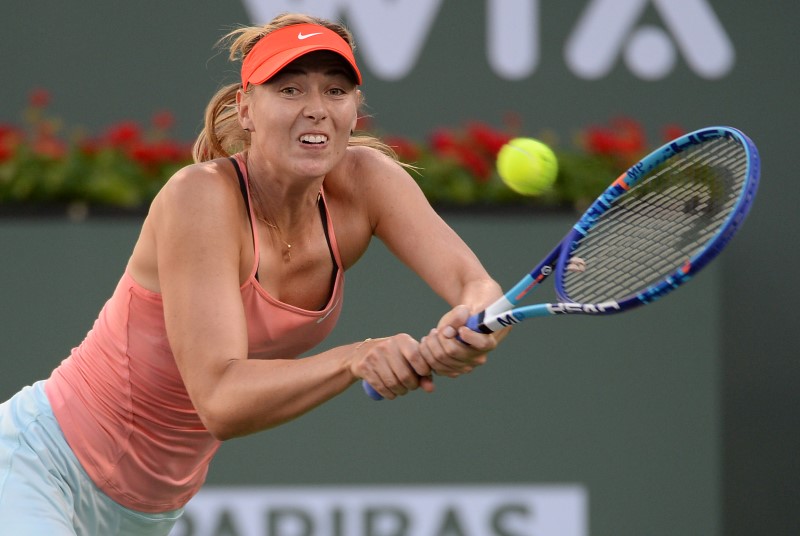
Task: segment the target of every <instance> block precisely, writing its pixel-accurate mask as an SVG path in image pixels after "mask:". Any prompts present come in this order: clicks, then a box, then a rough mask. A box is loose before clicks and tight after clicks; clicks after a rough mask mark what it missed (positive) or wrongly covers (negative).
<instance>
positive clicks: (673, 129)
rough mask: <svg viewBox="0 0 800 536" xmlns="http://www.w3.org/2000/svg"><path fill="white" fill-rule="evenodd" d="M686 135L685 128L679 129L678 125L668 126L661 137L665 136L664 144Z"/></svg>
mask: <svg viewBox="0 0 800 536" xmlns="http://www.w3.org/2000/svg"><path fill="white" fill-rule="evenodd" d="M685 133H686V131H685V130H683V128H681V127H679V126H678V125H674V124H673V125H666V126H665V127H664V128H663V129H662V131H661V135H662V136H663V140H664V142H665V143H666V142H668V141H672V140H674V139H675V138H679V137H681V136H683V135H684V134H685Z"/></svg>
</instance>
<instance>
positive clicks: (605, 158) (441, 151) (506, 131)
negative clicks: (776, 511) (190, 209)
mask: <svg viewBox="0 0 800 536" xmlns="http://www.w3.org/2000/svg"><path fill="white" fill-rule="evenodd" d="M50 100H51V98H50V95H49V93H48V92H47V91H45V90H41V89H38V90H34V91H32V92H31V94H30V96H29V106H28V108H27V110H25V112H24V115H23V120H22V122H21V123H22V124H21V125H18V124H13V123H2V122H0V204H1V205H0V206H2V207H6V208H8V207H10V206H30V205H41V204H57V205H68V206H70V205H72V206H93V207H120V208H125V209H141V208H142V207H146V206H147V205H148V204H149V202H150V200H151V199H152V198H153V196H154V195H155V194H156V192H158V190H159V189H160V188H161V186H162V185H163V183H164V181H165V180H167V179H168V178H169V177H170V176H171V175H172V174H173V173H174V172H175V171H176V170H177V169H179V168H180V167H182V166H184V165H186V164H188V163H190V162H191V142H186V141H179V140H175V139H174V138H173V137H172V136H171V135H170V131H171V129H172V127H173V126H174V118H173V116H172V114H171V113H169V112H159V113H157V114H155V115H154V117H153V118H152V119H151V120H150V122H149V123H148V124H141V123H139V122H136V121H123V122H119V123H117V124H115V125H112V126H111V127H109V128H107V129H105V130H104V131H103V132H101V133H100V134H99V135H91V134H88V133H85V132H81V131H80V130H78V129H72V130H70V129H68V128H67V127H66V126H65V125H63V124H61V122H60V121H59V120H58V119H57V118H55V117H53V116H51V115H50V114H49V113H48V108H49V105H50ZM359 130H361V131H367V132H373V133H374V131H375V129H374V128H372V127H371V125H370V124H369V121H368V120H367V119H364V120H361V121H360V122H359ZM680 133H681V129H679V128H678V127H674V126H669V127H666V128H664V129H663V133H662V134H663V139H664V140H667V139H672V138H674V137H676V136H677V135H678V134H680ZM523 135H525V136H532V137H536V138H539V139H541V140H542V141H544V142H545V143H548V144H549V145H550V146H551V147H552V148H553V150H554V152H555V153H556V156H557V157H558V161H559V173H558V178H557V180H556V183H555V186H554V188H553V189H552V191H550V192H548V193H547V194H544V195H542V196H538V197H536V198H525V197H522V196H520V195H518V194H516V193H514V192H513V191H511V190H510V189H509V188H507V187H506V186H505V185H504V184H503V183H502V181H501V180H500V179H499V177H498V175H497V172H496V170H495V166H494V162H495V158H496V156H497V152H498V151H499V150H500V147H502V145H503V144H504V143H506V142H507V141H508V140H510V139H511V138H513V137H516V136H523ZM381 136H382V137H383V139H384V140H385V141H386V142H387V143H389V145H391V146H392V147H393V148H394V149H395V150H396V151H397V153H398V155H399V157H400V159H401V160H403V161H404V162H408V163H410V164H413V165H415V166H416V167H417V171H411V173H412V175H413V176H414V177H415V179H416V180H417V181H418V183H419V184H420V186H421V188H422V190H423V191H424V192H425V194H426V196H427V197H428V198H429V199H430V201H431V202H432V203H434V204H436V205H440V206H463V207H480V206H491V207H494V206H498V205H500V206H509V205H526V206H527V205H535V206H539V207H555V208H563V207H582V206H585V205H586V204H587V203H588V202H590V201H591V200H592V199H594V197H596V196H597V195H598V194H599V193H600V192H601V191H602V189H603V188H604V187H605V186H606V185H608V184H609V183H610V182H611V181H612V180H613V179H614V178H615V177H616V176H617V175H618V174H619V173H620V172H622V171H623V170H625V169H627V167H628V166H630V165H631V164H632V163H634V162H635V161H636V160H638V159H639V158H640V157H641V156H642V155H643V154H644V153H645V152H646V151H647V150H648V149H650V146H649V144H648V141H647V139H646V136H645V134H644V129H643V127H642V125H641V124H640V123H639V122H637V121H635V120H633V119H630V118H616V119H613V120H612V121H610V122H609V124H607V125H596V126H589V127H586V128H585V129H583V130H582V131H581V132H579V133H577V134H576V135H575V136H574V137H573V139H572V140H570V142H569V143H568V144H564V143H562V142H561V141H560V140H559V139H558V138H557V136H556V135H555V134H554V133H552V132H549V131H547V130H544V129H542V130H541V131H540V132H537V133H534V132H528V131H527V130H526V129H524V128H523V127H522V124H521V121H520V120H519V119H518V118H516V117H515V116H509V117H508V118H506V120H505V121H504V125H503V127H502V128H496V127H492V126H490V125H488V124H486V123H482V122H477V121H471V122H467V123H465V124H464V125H462V126H460V127H457V128H440V129H437V130H435V131H434V132H432V133H431V134H430V135H429V136H428V137H427V139H426V140H424V141H419V140H413V139H408V138H402V137H398V136H393V135H391V134H381Z"/></svg>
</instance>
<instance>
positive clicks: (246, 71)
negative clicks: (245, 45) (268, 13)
mask: <svg viewBox="0 0 800 536" xmlns="http://www.w3.org/2000/svg"><path fill="white" fill-rule="evenodd" d="M316 50H330V51H332V52H336V53H337V54H339V55H340V56H342V57H343V58H344V59H346V60H347V63H349V64H350V67H352V68H353V72H354V73H355V75H356V81H357V82H358V84H361V72H360V71H359V70H358V66H356V59H355V57H354V56H353V49H352V48H350V45H348V44H347V41H345V40H344V39H342V37H341V36H340V35H339V34H337V33H336V32H334V31H333V30H330V29H328V28H326V27H324V26H318V25H316V24H293V25H291V26H286V27H284V28H281V29H279V30H275V31H273V32H270V33H268V34H267V35H265V36H264V37H262V38H261V39H260V40H259V41H258V43H256V44H255V46H253V48H252V50H250V53H249V54H247V57H245V59H244V62H242V88H243V89H244V90H247V87H248V85H249V84H256V85H258V84H263V83H264V82H266V81H267V80H269V79H270V78H272V77H273V76H274V75H275V74H276V73H277V72H278V71H280V70H281V69H283V68H284V67H286V66H287V65H289V63H291V62H292V61H294V60H296V59H297V58H299V57H300V56H303V55H305V54H308V53H309V52H314V51H316Z"/></svg>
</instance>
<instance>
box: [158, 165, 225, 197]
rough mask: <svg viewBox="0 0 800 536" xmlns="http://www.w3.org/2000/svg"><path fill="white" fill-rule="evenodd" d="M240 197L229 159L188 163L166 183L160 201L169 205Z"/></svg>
mask: <svg viewBox="0 0 800 536" xmlns="http://www.w3.org/2000/svg"><path fill="white" fill-rule="evenodd" d="M231 194H234V195H239V186H238V182H237V180H236V172H235V169H234V167H233V165H232V164H231V162H230V161H229V160H228V159H227V158H219V159H215V160H209V161H207V162H199V163H195V164H189V165H187V166H185V167H183V168H181V169H179V170H178V171H177V172H175V174H174V175H172V177H170V178H169V180H167V182H166V183H165V184H164V186H163V188H162V189H161V192H159V194H158V196H157V199H158V198H163V199H164V201H165V202H168V203H170V204H171V203H180V204H184V203H208V202H214V201H215V200H216V201H223V200H225V199H226V198H227V197H229V196H230V195H231Z"/></svg>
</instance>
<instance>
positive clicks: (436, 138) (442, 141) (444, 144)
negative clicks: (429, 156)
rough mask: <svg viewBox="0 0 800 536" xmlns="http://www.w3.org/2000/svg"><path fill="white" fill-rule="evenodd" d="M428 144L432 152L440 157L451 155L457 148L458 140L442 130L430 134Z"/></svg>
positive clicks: (450, 133) (447, 131) (449, 132)
mask: <svg viewBox="0 0 800 536" xmlns="http://www.w3.org/2000/svg"><path fill="white" fill-rule="evenodd" d="M430 143H431V148H432V149H433V151H434V152H435V153H437V154H439V155H442V156H448V155H451V154H452V153H453V150H454V149H455V148H456V147H457V146H458V140H457V139H456V137H455V135H454V134H453V133H452V132H451V131H449V130H446V129H443V128H440V129H436V130H434V131H433V132H432V133H431V135H430Z"/></svg>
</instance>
